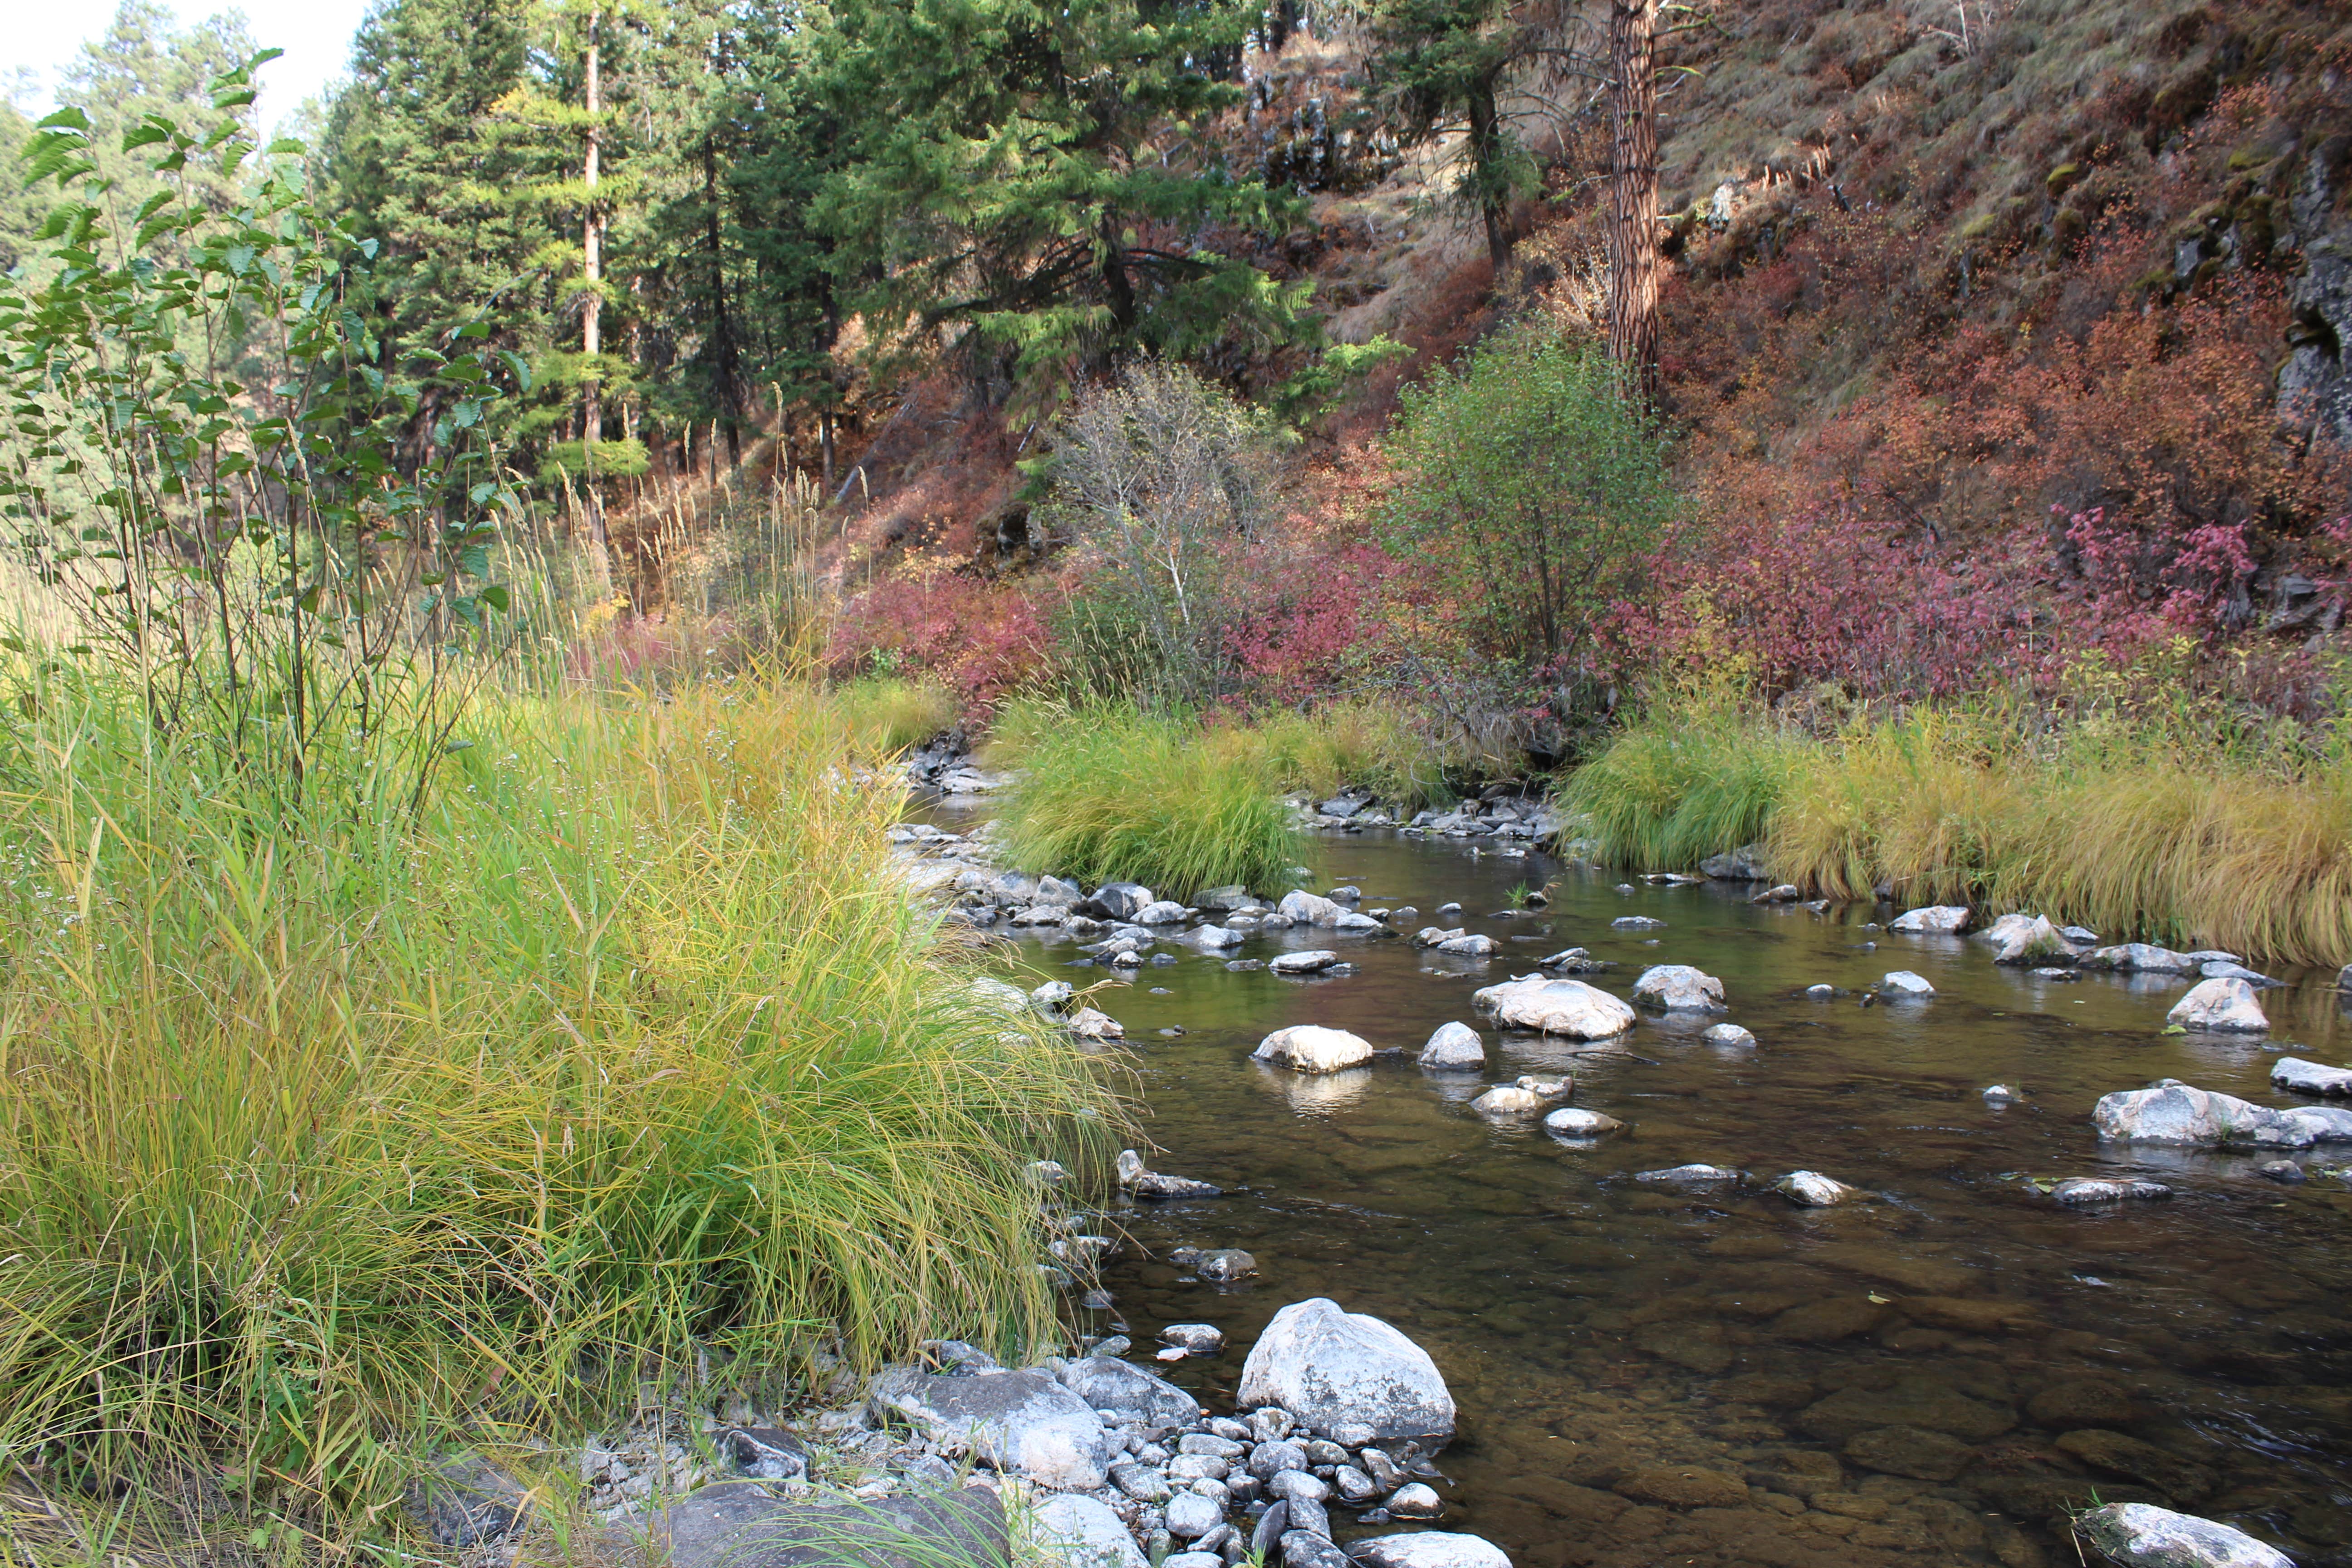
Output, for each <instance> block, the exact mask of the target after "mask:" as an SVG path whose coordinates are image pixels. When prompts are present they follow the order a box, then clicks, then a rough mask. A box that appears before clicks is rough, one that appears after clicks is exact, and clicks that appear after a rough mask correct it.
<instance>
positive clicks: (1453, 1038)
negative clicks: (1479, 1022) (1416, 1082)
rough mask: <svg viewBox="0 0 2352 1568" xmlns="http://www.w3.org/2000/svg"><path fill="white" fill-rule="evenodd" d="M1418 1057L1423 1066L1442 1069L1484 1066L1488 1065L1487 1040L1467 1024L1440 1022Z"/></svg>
mask: <svg viewBox="0 0 2352 1568" xmlns="http://www.w3.org/2000/svg"><path fill="white" fill-rule="evenodd" d="M1417 1059H1418V1060H1419V1061H1420V1064H1421V1065H1422V1066H1423V1067H1425V1068H1437V1069H1439V1070H1441V1071H1443V1070H1444V1069H1447V1068H1482V1067H1485V1066H1486V1041H1485V1040H1483V1039H1481V1038H1479V1036H1478V1031H1477V1030H1475V1029H1474V1028H1472V1027H1471V1026H1469V1025H1467V1024H1440V1025H1439V1026H1437V1032H1436V1033H1435V1034H1433V1035H1432V1036H1430V1037H1429V1044H1427V1045H1425V1046H1423V1047H1421V1056H1420V1057H1419V1058H1417Z"/></svg>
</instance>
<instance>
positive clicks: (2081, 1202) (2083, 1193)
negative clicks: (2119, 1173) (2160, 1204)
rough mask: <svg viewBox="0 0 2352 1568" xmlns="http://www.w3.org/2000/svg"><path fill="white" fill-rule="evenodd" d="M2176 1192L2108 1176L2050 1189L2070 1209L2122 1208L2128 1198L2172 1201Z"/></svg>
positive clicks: (2071, 1179) (2072, 1179) (2084, 1178)
mask: <svg viewBox="0 0 2352 1568" xmlns="http://www.w3.org/2000/svg"><path fill="white" fill-rule="evenodd" d="M2171 1195H2172V1189H2171V1188H2170V1187H2168V1186H2166V1185H2165V1184H2163V1183H2162V1182H2134V1181H2119V1180H2116V1179H2115V1178H2112V1177H2107V1176H2070V1177H2068V1178H2067V1179H2066V1180H2065V1181H2063V1182H2061V1183H2059V1184H2057V1185H2056V1186H2054V1187H2053V1188H2051V1189H2050V1196H2051V1197H2052V1199H2053V1200H2054V1201H2055V1202H2058V1203H2062V1204H2064V1205H2066V1206H2067V1207H2069V1208H2084V1207H2087V1206H2088V1205H2092V1204H2119V1203H2121V1202H2123V1201H2124V1200H2125V1199H2126V1198H2168V1197H2170V1196H2171Z"/></svg>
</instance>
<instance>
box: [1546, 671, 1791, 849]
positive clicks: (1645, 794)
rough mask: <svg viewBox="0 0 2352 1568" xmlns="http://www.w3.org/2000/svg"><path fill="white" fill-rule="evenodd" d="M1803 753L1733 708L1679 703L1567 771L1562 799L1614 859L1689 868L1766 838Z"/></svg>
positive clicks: (1787, 740)
mask: <svg viewBox="0 0 2352 1568" xmlns="http://www.w3.org/2000/svg"><path fill="white" fill-rule="evenodd" d="M1805 752H1806V746H1805V744H1804V742H1801V741H1800V740H1798V739H1796V738H1794V737H1791V736H1788V735H1784V734H1781V733H1780V732H1779V731H1777V730H1775V729H1773V728H1772V727H1770V726H1768V725H1762V724H1758V723H1755V722H1753V721H1749V720H1748V719H1747V718H1745V717H1744V716H1742V715H1741V714H1740V713H1739V712H1738V710H1737V709H1735V708H1732V707H1730V706H1727V705H1725V704H1721V703H1714V702H1709V703H1696V704H1689V705H1685V706H1678V707H1677V708H1676V709H1675V713H1674V717H1673V719H1672V721H1663V722H1644V723H1641V724H1637V725H1635V726H1634V727H1633V728H1632V729H1630V730H1628V731H1626V732H1625V733H1624V734H1623V735H1622V736H1620V737H1619V738H1618V739H1617V741H1616V742H1614V743H1612V745H1611V746H1610V747H1609V748H1608V749H1607V750H1606V751H1604V752H1601V754H1600V755H1598V756H1596V757H1594V758H1593V759H1592V760H1591V761H1590V762H1588V763H1585V765H1584V766H1582V767H1580V768H1579V769H1577V770H1576V772H1574V773H1571V774H1570V775H1569V779H1568V782H1567V785H1566V787H1565V788H1564V790H1563V791H1562V800H1561V804H1562V805H1563V806H1564V807H1565V808H1566V809H1567V810H1568V811H1570V812H1571V813H1573V814H1575V815H1576V816H1579V817H1580V818H1581V821H1582V825H1581V827H1580V831H1581V832H1582V833H1583V834H1584V835H1585V836H1587V837H1591V839H1593V840H1594V841H1595V842H1596V843H1597V844H1598V846H1599V849H1600V854H1601V858H1604V859H1606V860H1608V861H1610V862H1611V863H1612V864H1616V865H1622V866H1624V867H1626V868H1630V869H1633V870H1637V871H1672V870H1684V869H1687V868H1690V867H1693V866H1696V864H1698V862H1699V861H1701V860H1703V859H1705V858H1706V857H1708V856H1710V855H1715V854H1718V853H1721V852H1722V851H1724V850H1727V849H1734V848H1738V847H1740V846H1742V845H1746V844H1752V843H1754V842H1756V841H1757V840H1758V839H1759V838H1761V837H1763V836H1764V833H1765V829H1766V827H1767V826H1769V824H1770V823H1771V822H1772V820H1773V816H1774V813H1775V811H1776V810H1777V809H1778V808H1779V806H1780V800H1781V797H1782V795H1784V794H1785V793H1786V792H1787V791H1788V789H1789V787H1790V782H1791V780H1792V778H1793V777H1794V775H1795V773H1796V772H1797V770H1798V767H1799V765H1800V763H1801V760H1802V759H1803V757H1804V755H1805Z"/></svg>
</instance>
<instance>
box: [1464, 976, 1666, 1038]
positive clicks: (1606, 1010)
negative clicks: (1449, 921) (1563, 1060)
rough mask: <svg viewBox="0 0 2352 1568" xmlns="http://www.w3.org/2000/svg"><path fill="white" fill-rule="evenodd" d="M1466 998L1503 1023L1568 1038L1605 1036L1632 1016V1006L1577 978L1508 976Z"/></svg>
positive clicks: (1631, 1022)
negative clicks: (1531, 978) (1537, 978)
mask: <svg viewBox="0 0 2352 1568" xmlns="http://www.w3.org/2000/svg"><path fill="white" fill-rule="evenodd" d="M1470 1001H1471V1005H1473V1006H1475V1007H1479V1008H1482V1009H1484V1010H1486V1011H1487V1012H1491V1013H1493V1014H1494V1015H1495V1017H1496V1022H1498V1023H1500V1024H1502V1025H1504V1026H1507V1027H1509V1028H1515V1029H1536V1030H1540V1031H1541V1032H1542V1033H1544V1034H1547V1035H1562V1036H1566V1037H1569V1038H1570V1039H1580V1040H1598V1039H1605V1038H1607V1037H1611V1036H1612V1035H1622V1034H1623V1033H1624V1032H1625V1031H1626V1030H1628V1029H1630V1028H1632V1027H1633V1025H1634V1022H1635V1016H1634V1013H1633V1008H1631V1007H1629V1006H1627V1005H1625V1004H1624V1003H1622V1002H1621V1001H1619V1000H1618V999H1617V998H1616V997H1614V996H1612V995H1611V994H1609V993H1608V992H1606V991H1603V990H1601V988H1600V987H1598V986H1594V985H1587V984H1585V983H1584V982H1583V981H1581V980H1512V981H1507V982H1505V983H1504V984H1500V985H1489V986H1486V987H1485V988H1484V989H1482V990H1479V991H1477V992H1475V993H1473V994H1472V995H1471V998H1470Z"/></svg>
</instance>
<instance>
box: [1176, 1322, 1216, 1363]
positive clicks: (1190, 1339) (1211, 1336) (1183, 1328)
mask: <svg viewBox="0 0 2352 1568" xmlns="http://www.w3.org/2000/svg"><path fill="white" fill-rule="evenodd" d="M1160 1338H1161V1339H1162V1340H1165V1341H1166V1342H1168V1343H1170V1344H1171V1345H1174V1346H1176V1347H1177V1348H1178V1349H1179V1350H1183V1351H1189V1352H1192V1354H1194V1355H1214V1354H1215V1353H1216V1352H1219V1351H1221V1350H1223V1349H1224V1348H1225V1331H1224V1330H1223V1329H1221V1328H1218V1327H1217V1326H1216V1325H1215V1324H1214V1323H1171V1324H1169V1325H1168V1326H1167V1327H1166V1328H1164V1329H1162V1330H1160Z"/></svg>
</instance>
